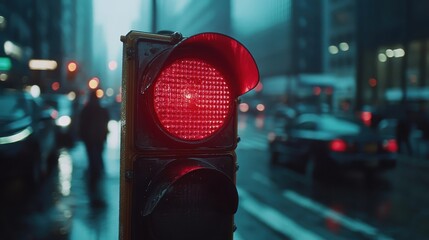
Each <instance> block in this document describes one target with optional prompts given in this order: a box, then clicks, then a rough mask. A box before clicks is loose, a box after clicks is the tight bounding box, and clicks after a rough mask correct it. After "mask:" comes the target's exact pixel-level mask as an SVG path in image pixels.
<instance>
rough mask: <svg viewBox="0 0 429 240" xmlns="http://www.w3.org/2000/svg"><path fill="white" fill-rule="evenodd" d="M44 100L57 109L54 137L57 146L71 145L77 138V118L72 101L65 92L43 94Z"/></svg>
mask: <svg viewBox="0 0 429 240" xmlns="http://www.w3.org/2000/svg"><path fill="white" fill-rule="evenodd" d="M43 98H44V101H45V103H46V104H48V105H49V106H51V107H53V108H54V109H55V110H56V111H57V115H58V116H57V118H56V120H55V124H56V139H57V144H58V146H59V147H64V146H65V147H70V146H73V144H74V143H75V141H76V139H77V137H78V136H77V135H76V132H77V119H76V112H75V107H74V106H73V104H75V103H74V101H73V100H70V99H69V98H68V96H67V95H66V94H49V95H44V96H43Z"/></svg>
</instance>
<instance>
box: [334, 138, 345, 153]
mask: <svg viewBox="0 0 429 240" xmlns="http://www.w3.org/2000/svg"><path fill="white" fill-rule="evenodd" d="M330 149H331V151H333V152H345V151H346V150H347V143H346V142H345V141H344V140H342V139H335V140H332V141H331V143H330Z"/></svg>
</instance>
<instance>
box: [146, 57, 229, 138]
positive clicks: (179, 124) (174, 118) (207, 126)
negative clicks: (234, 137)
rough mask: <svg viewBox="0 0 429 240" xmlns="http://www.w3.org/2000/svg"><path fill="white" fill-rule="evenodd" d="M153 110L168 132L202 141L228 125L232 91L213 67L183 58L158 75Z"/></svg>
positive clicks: (223, 77)
mask: <svg viewBox="0 0 429 240" xmlns="http://www.w3.org/2000/svg"><path fill="white" fill-rule="evenodd" d="M154 107H155V112H156V114H157V116H158V119H159V121H160V123H161V125H162V127H163V128H164V129H165V130H166V131H167V132H168V133H170V134H171V135H173V136H175V137H177V138H180V139H183V140H202V139H204V138H206V137H209V136H211V135H212V134H213V133H214V132H216V131H217V130H218V129H220V128H221V127H222V126H223V124H224V123H225V120H226V118H227V116H228V114H229V111H230V109H231V89H230V87H229V86H228V83H227V81H226V79H225V76H224V75H223V74H222V73H221V72H220V71H219V70H218V69H217V68H216V67H214V66H213V65H212V64H210V63H208V62H206V61H204V60H202V59H198V58H181V59H178V60H176V61H174V62H173V63H172V64H170V65H168V66H167V67H166V68H164V70H163V71H162V72H161V73H160V75H159V76H158V79H157V80H156V83H155V86H154Z"/></svg>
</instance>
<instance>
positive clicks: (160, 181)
mask: <svg viewBox="0 0 429 240" xmlns="http://www.w3.org/2000/svg"><path fill="white" fill-rule="evenodd" d="M192 184H193V185H194V186H193V187H192V188H191V189H192V190H188V191H184V189H183V186H186V185H192ZM202 192H206V193H205V195H204V194H203V193H202ZM147 193H148V194H149V197H148V199H150V201H149V202H148V203H147V204H146V205H145V208H144V210H143V211H142V215H143V216H147V215H150V214H151V213H152V212H153V211H155V209H156V207H157V206H158V205H160V204H161V205H162V203H161V202H163V201H165V200H166V201H167V204H168V202H171V201H173V200H174V199H175V198H178V199H176V200H180V202H183V201H184V200H189V199H192V198H194V197H196V196H200V197H201V196H202V195H204V196H209V197H208V199H210V200H207V201H210V202H211V205H215V206H216V207H215V208H216V209H217V211H220V212H224V213H230V214H234V213H235V212H236V211H237V208H238V193H237V189H236V188H235V185H234V183H233V182H232V180H231V179H230V178H229V177H228V176H226V175H225V174H224V173H222V172H221V171H219V170H218V169H216V168H215V167H213V166H212V165H210V164H208V163H206V162H204V161H200V160H198V159H180V160H179V161H172V162H170V163H169V164H167V166H166V167H165V168H164V169H163V170H162V171H161V172H159V173H158V174H157V177H156V178H155V179H154V180H153V181H152V182H151V184H150V185H149V188H148V189H147ZM188 198H189V199H188Z"/></svg>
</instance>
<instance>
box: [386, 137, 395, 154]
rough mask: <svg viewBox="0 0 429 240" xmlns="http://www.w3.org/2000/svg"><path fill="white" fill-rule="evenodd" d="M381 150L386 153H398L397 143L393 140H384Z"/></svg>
mask: <svg viewBox="0 0 429 240" xmlns="http://www.w3.org/2000/svg"><path fill="white" fill-rule="evenodd" d="M383 149H384V150H386V151H388V152H392V153H395V152H397V151H398V143H397V142H396V140H395V139H389V140H385V141H384V142H383Z"/></svg>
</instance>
